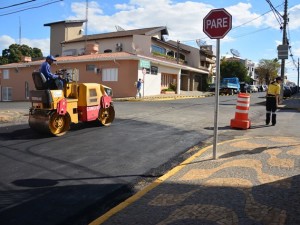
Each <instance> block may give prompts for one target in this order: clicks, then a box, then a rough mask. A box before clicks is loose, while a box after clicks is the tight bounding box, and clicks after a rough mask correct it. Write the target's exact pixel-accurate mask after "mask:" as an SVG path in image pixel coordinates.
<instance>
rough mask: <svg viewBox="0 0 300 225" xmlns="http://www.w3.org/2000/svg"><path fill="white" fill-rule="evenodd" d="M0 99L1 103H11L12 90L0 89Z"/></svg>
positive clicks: (8, 88) (9, 88) (7, 88)
mask: <svg viewBox="0 0 300 225" xmlns="http://www.w3.org/2000/svg"><path fill="white" fill-rule="evenodd" d="M2 99H3V101H11V100H12V88H11V87H3V88H2Z"/></svg>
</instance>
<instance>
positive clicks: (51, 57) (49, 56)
mask: <svg viewBox="0 0 300 225" xmlns="http://www.w3.org/2000/svg"><path fill="white" fill-rule="evenodd" d="M46 59H51V60H52V61H56V59H55V58H54V57H53V56H52V55H48V56H47V57H46Z"/></svg>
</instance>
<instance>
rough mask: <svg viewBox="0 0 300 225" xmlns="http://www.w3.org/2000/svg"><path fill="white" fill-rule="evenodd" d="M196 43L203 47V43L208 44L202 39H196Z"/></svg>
mask: <svg viewBox="0 0 300 225" xmlns="http://www.w3.org/2000/svg"><path fill="white" fill-rule="evenodd" d="M196 43H197V45H198V47H199V48H201V46H203V45H206V41H201V39H196Z"/></svg>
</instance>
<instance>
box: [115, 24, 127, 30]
mask: <svg viewBox="0 0 300 225" xmlns="http://www.w3.org/2000/svg"><path fill="white" fill-rule="evenodd" d="M115 27H116V30H117V31H125V29H124V28H123V27H120V26H119V25H116V26H115Z"/></svg>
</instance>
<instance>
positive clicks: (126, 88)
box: [0, 60, 138, 101]
mask: <svg viewBox="0 0 300 225" xmlns="http://www.w3.org/2000/svg"><path fill="white" fill-rule="evenodd" d="M42 62H43V61H41V62H40V63H42ZM94 64H95V65H97V67H98V68H100V69H101V70H102V69H105V68H118V81H109V82H103V81H102V73H101V71H100V72H99V73H97V72H95V71H86V66H87V65H94ZM39 67H40V64H37V65H31V66H28V67H19V68H18V72H16V69H15V68H9V69H7V70H9V79H3V75H2V74H3V69H1V73H0V80H1V88H3V87H5V88H6V87H9V88H11V89H12V101H24V100H25V101H26V100H28V98H26V83H27V84H28V88H29V90H34V89H35V87H34V83H33V80H32V72H33V71H38V70H39ZM74 68H76V69H78V70H79V82H82V83H84V82H87V83H88V82H92V83H101V84H103V85H106V86H108V87H111V88H112V89H113V93H114V96H113V97H130V96H131V97H133V96H135V94H136V87H135V86H134V82H135V81H136V80H137V79H138V61H137V60H122V61H121V60H120V61H102V62H83V63H63V64H52V66H51V71H52V72H53V73H54V72H55V71H57V70H59V69H74ZM16 81H17V82H16ZM1 91H2V90H1ZM1 101H3V99H1Z"/></svg>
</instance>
